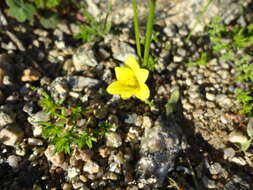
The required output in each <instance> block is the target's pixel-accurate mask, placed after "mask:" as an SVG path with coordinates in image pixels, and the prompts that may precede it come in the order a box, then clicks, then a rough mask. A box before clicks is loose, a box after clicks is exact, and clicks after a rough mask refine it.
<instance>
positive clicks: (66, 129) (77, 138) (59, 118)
mask: <svg viewBox="0 0 253 190" xmlns="http://www.w3.org/2000/svg"><path fill="white" fill-rule="evenodd" d="M40 94H41V99H40V101H39V105H40V106H41V107H42V108H43V110H44V111H45V112H46V113H47V114H49V115H50V121H48V122H44V121H40V122H38V124H40V125H41V126H42V127H43V128H42V135H43V137H44V138H46V139H48V141H49V143H50V144H53V145H54V146H55V151H56V152H64V153H68V154H69V153H70V152H71V147H72V146H77V147H78V148H83V147H88V148H92V147H93V143H94V142H97V140H98V139H101V138H102V137H103V136H104V135H105V134H106V133H107V132H108V130H109V129H110V128H112V127H113V126H112V125H111V124H110V123H109V122H108V121H101V122H99V124H98V126H97V127H96V128H95V127H90V126H89V125H88V124H87V123H84V124H81V125H80V124H79V123H78V121H80V120H81V119H83V118H85V117H86V114H87V113H88V110H86V109H84V108H83V107H82V106H81V105H74V106H68V107H67V108H66V107H65V106H64V104H63V102H60V103H55V102H54V100H53V99H52V98H51V97H50V96H49V95H48V94H47V93H46V92H44V91H42V92H41V93H40Z"/></svg>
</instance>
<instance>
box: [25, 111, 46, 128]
mask: <svg viewBox="0 0 253 190" xmlns="http://www.w3.org/2000/svg"><path fill="white" fill-rule="evenodd" d="M49 120H50V116H49V114H47V113H45V112H44V111H39V112H37V113H35V114H34V115H32V116H30V117H28V122H29V123H31V124H32V125H35V126H37V125H38V122H39V121H43V122H47V121H49Z"/></svg>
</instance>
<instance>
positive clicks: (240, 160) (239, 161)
mask: <svg viewBox="0 0 253 190" xmlns="http://www.w3.org/2000/svg"><path fill="white" fill-rule="evenodd" d="M230 161H231V162H234V163H236V164H239V165H241V166H245V165H246V164H247V162H246V161H245V160H244V159H243V158H242V157H233V158H231V159H230Z"/></svg>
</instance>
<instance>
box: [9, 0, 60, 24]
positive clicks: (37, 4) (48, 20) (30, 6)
mask: <svg viewBox="0 0 253 190" xmlns="http://www.w3.org/2000/svg"><path fill="white" fill-rule="evenodd" d="M5 1H6V4H7V5H8V7H9V10H8V12H9V14H10V15H11V16H13V17H15V18H16V19H17V20H18V21H19V22H25V21H26V20H30V19H33V18H34V16H37V17H38V18H39V20H40V23H41V24H42V26H44V27H45V28H55V27H56V25H57V24H58V22H59V21H58V14H59V13H58V11H57V10H55V9H54V8H56V7H58V6H59V5H60V2H61V0H31V1H29V0H5Z"/></svg>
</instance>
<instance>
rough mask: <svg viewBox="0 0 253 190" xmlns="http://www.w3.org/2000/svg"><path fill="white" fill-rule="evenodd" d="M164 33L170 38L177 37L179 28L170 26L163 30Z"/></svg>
mask: <svg viewBox="0 0 253 190" xmlns="http://www.w3.org/2000/svg"><path fill="white" fill-rule="evenodd" d="M163 32H164V33H165V34H166V35H167V36H168V37H173V36H175V34H176V32H177V26H176V25H174V24H172V25H170V26H166V27H165V28H164V29H163Z"/></svg>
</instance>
